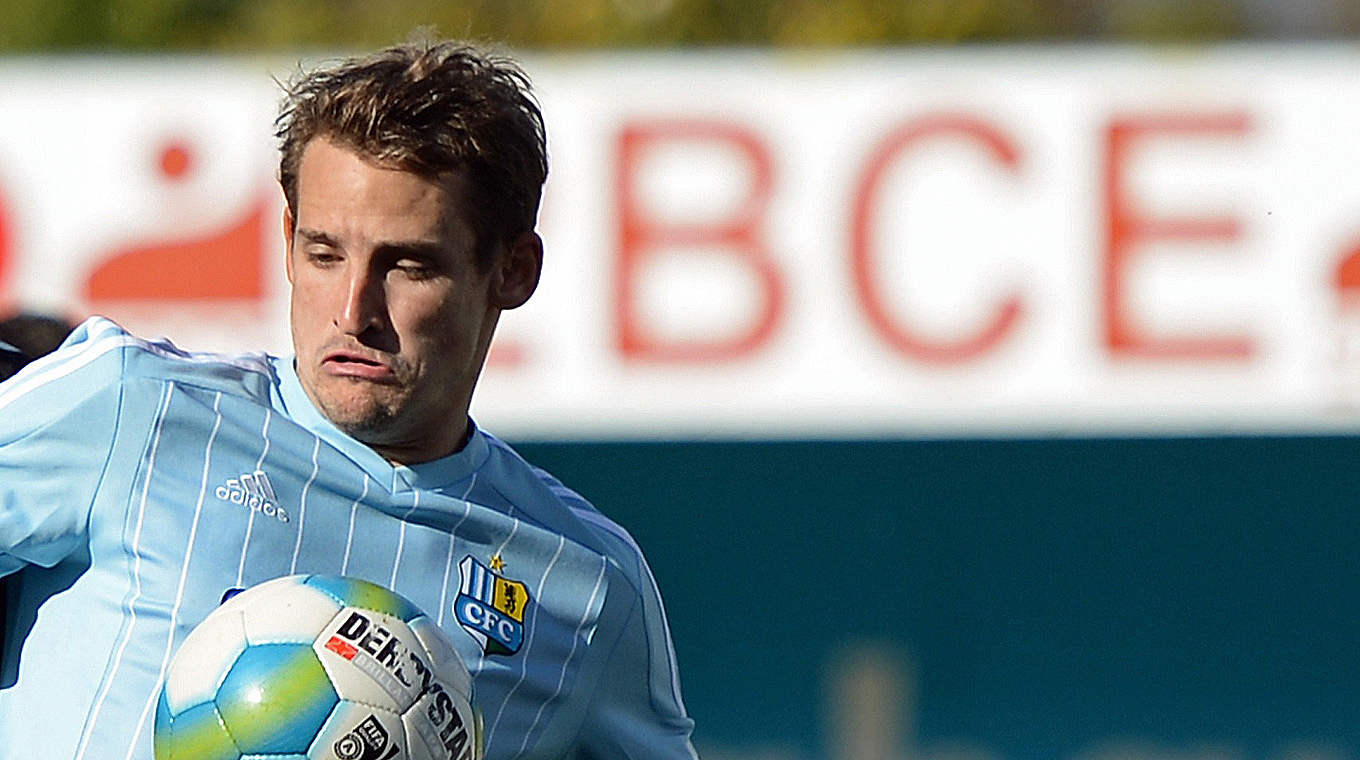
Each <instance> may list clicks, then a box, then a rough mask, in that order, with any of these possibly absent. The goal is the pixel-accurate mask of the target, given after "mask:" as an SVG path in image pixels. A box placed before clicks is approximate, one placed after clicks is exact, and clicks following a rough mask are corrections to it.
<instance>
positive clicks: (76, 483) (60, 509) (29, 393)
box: [0, 319, 126, 576]
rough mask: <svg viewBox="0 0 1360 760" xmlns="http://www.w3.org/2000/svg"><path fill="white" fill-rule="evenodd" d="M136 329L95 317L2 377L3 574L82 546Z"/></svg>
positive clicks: (0, 526) (47, 564)
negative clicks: (126, 351)
mask: <svg viewBox="0 0 1360 760" xmlns="http://www.w3.org/2000/svg"><path fill="white" fill-rule="evenodd" d="M125 338H126V333H124V332H123V331H122V330H121V329H120V328H118V327H117V326H116V325H114V324H113V323H112V322H109V321H107V320H102V319H92V320H90V321H87V322H86V323H84V324H83V325H81V326H80V327H78V328H77V329H76V330H75V332H73V333H72V334H71V336H70V338H68V339H67V341H66V343H64V344H63V346H62V347H61V348H59V349H58V350H57V351H55V352H53V353H51V354H49V355H47V356H45V357H43V358H41V359H38V360H37V361H35V362H33V363H31V364H29V365H28V366H26V367H24V368H23V370H21V371H20V372H19V373H18V374H16V375H14V376H13V377H11V378H9V379H8V380H6V381H5V382H3V383H0V576H4V575H8V574H10V573H13V572H15V571H17V570H20V569H22V568H23V567H24V566H26V565H30V564H35V565H42V566H45V567H50V566H52V565H55V564H57V563H58V562H60V561H61V560H62V559H63V558H64V557H66V556H67V555H69V554H71V553H72V552H74V551H76V550H77V549H78V548H80V547H81V546H82V545H83V544H84V543H85V542H86V540H87V538H86V530H87V526H88V522H89V513H90V507H91V504H92V503H93V500H94V495H95V491H96V489H97V488H98V485H99V482H100V480H101V478H102V477H103V474H104V470H105V465H106V464H107V462H108V459H109V452H110V448H111V446H112V442H113V439H114V435H115V432H116V428H117V424H118V412H119V402H120V393H121V386H120V383H119V378H120V377H121V370H122V364H123V352H122V350H121V349H122V347H123V345H124V344H125V340H124V339H125Z"/></svg>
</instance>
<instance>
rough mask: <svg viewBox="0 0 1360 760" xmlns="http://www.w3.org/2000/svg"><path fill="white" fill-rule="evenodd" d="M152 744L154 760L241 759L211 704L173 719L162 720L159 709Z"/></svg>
mask: <svg viewBox="0 0 1360 760" xmlns="http://www.w3.org/2000/svg"><path fill="white" fill-rule="evenodd" d="M163 720H164V722H162V721H163ZM154 744H155V748H156V751H155V756H156V760H237V759H238V758H239V757H240V756H241V753H240V751H239V750H238V749H237V747H236V744H235V743H234V742H233V741H232V737H231V734H230V733H228V731H227V728H226V726H225V725H224V724H223V723H222V717H221V716H220V715H219V714H218V712H217V709H216V708H215V707H214V706H213V704H212V703H211V702H210V703H208V704H205V705H198V706H197V707H191V708H189V709H188V710H185V711H184V712H182V713H180V714H178V715H176V716H174V717H173V718H171V717H169V716H168V715H166V716H165V717H164V718H162V713H161V711H160V710H159V709H158V710H157V712H156V729H155V741H154Z"/></svg>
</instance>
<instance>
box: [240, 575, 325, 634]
mask: <svg viewBox="0 0 1360 760" xmlns="http://www.w3.org/2000/svg"><path fill="white" fill-rule="evenodd" d="M339 611H340V605H339V604H338V603H336V601H335V600H334V599H332V598H331V596H330V595H329V594H327V593H325V592H323V591H320V590H318V589H315V588H312V587H310V586H307V585H305V584H303V583H301V582H296V583H292V584H281V585H275V586H273V587H272V588H268V589H261V590H260V593H258V594H252V598H251V599H250V606H248V607H245V608H243V615H244V617H245V629H246V639H247V641H249V642H250V643H251V644H282V643H292V644H311V643H312V640H313V639H315V638H316V632H317V631H319V630H321V629H322V628H324V627H325V626H326V624H327V623H329V622H330V620H331V618H333V617H335V614H336V613H337V612H339Z"/></svg>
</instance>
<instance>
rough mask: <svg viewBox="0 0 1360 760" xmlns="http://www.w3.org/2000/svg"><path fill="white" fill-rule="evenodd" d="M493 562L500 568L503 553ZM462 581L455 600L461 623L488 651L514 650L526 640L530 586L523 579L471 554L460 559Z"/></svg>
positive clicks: (459, 568)
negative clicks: (506, 574) (512, 577)
mask: <svg viewBox="0 0 1360 760" xmlns="http://www.w3.org/2000/svg"><path fill="white" fill-rule="evenodd" d="M492 566H493V567H496V568H497V569H500V567H499V566H500V562H499V557H495V558H493V559H492ZM458 573H459V575H461V576H462V585H461V586H460V588H459V591H458V598H457V599H455V600H454V602H453V611H454V614H456V615H457V616H458V624H459V625H461V626H463V630H465V631H467V632H468V634H469V635H471V636H472V638H474V639H476V640H477V643H479V644H481V645H482V651H483V652H485V653H487V654H506V655H509V654H514V653H515V652H518V651H519V647H520V645H521V644H523V643H524V609H525V608H526V607H528V606H529V589H528V587H526V586H525V585H524V584H523V583H520V582H519V581H512V580H510V579H508V578H505V577H503V576H500V575H497V574H496V573H495V572H493V571H492V570H491V568H489V567H487V566H486V565H483V564H482V563H481V562H478V561H477V559H476V558H475V557H473V556H472V555H471V554H469V555H468V556H466V557H464V558H463V561H462V562H459V563H458Z"/></svg>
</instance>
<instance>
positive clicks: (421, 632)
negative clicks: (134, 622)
mask: <svg viewBox="0 0 1360 760" xmlns="http://www.w3.org/2000/svg"><path fill="white" fill-rule="evenodd" d="M471 693H472V679H471V677H470V676H469V675H468V671H467V668H466V667H465V666H464V665H463V662H462V660H461V659H459V657H458V653H457V652H456V651H454V648H453V644H452V643H450V642H449V640H448V639H447V638H446V637H445V635H444V633H443V632H442V631H440V630H439V628H438V627H437V626H436V625H435V623H434V621H432V620H430V618H428V617H426V615H425V614H424V613H423V612H421V611H420V610H419V609H418V608H416V606H415V605H413V604H412V603H411V602H409V601H407V600H406V599H405V598H403V597H402V596H400V595H398V594H396V593H393V592H392V591H389V590H387V589H385V588H383V587H381V586H377V585H374V584H372V583H369V582H367V581H362V580H358V579H355V578H348V577H341V576H327V575H290V576H287V577H284V578H276V579H274V580H271V581H266V582H264V583H261V584H260V585H258V586H254V587H252V588H250V589H247V590H245V591H243V592H241V593H239V594H237V595H236V596H233V597H231V598H230V599H228V600H226V601H225V602H223V603H222V605H221V606H220V607H218V608H217V609H215V610H213V611H212V612H211V613H210V614H209V615H208V616H207V617H206V618H204V619H203V622H201V623H199V625H198V626H197V627H196V628H194V630H193V631H191V632H190V633H189V635H188V636H187V637H185V639H184V643H183V644H181V645H180V648H179V651H178V652H176V653H175V657H174V659H173V660H172V661H171V663H170V668H169V670H168V671H167V673H166V678H165V686H164V687H163V688H162V690H161V696H160V701H159V703H158V705H157V708H156V729H155V740H154V742H155V756H156V760H241V759H242V758H249V760H479V758H480V757H481V741H482V739H481V723H480V717H479V716H478V714H477V713H476V711H475V710H474V709H473V707H472V704H471Z"/></svg>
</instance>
